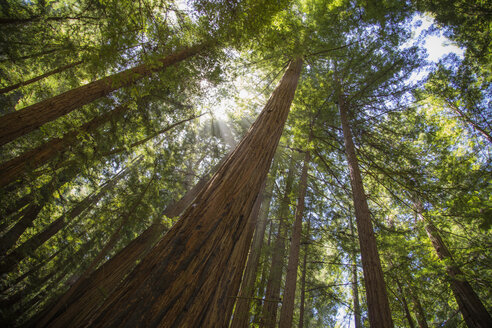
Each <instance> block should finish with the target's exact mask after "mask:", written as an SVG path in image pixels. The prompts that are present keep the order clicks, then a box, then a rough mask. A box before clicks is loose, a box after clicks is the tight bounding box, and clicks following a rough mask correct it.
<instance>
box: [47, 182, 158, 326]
mask: <svg viewBox="0 0 492 328" xmlns="http://www.w3.org/2000/svg"><path fill="white" fill-rule="evenodd" d="M154 180H155V174H154V176H152V178H151V179H150V180H149V182H148V183H147V185H146V186H145V188H144V190H142V191H141V192H140V193H139V195H138V197H137V199H136V200H135V201H134V202H133V204H132V206H131V207H130V208H129V209H128V211H126V212H125V213H123V214H122V215H121V221H120V223H119V226H118V228H116V230H115V231H113V233H112V234H111V237H110V238H109V240H108V241H107V242H106V244H105V245H104V247H103V248H102V249H101V250H100V251H99V253H98V254H97V255H96V257H95V258H93V259H92V261H91V263H90V264H89V266H88V267H87V268H86V269H85V270H84V272H83V273H82V274H81V275H80V277H79V278H78V279H77V281H76V282H75V283H74V284H73V285H72V286H71V287H70V289H69V290H68V291H67V292H66V293H65V294H64V295H63V296H62V297H61V298H60V299H59V301H58V302H57V303H56V304H55V305H54V306H53V308H52V309H51V310H50V311H49V312H48V313H47V314H46V316H45V317H44V318H42V319H41V320H40V322H39V326H41V327H42V326H44V325H45V324H46V323H47V322H48V321H49V320H50V319H51V318H52V317H53V316H54V315H55V314H56V312H57V311H58V310H60V308H62V307H63V305H64V304H66V303H67V301H68V300H69V299H70V298H71V296H72V295H73V294H74V293H75V292H76V291H77V289H78V288H79V286H81V285H82V284H83V283H84V281H85V280H86V279H87V278H89V276H90V275H91V274H92V273H93V272H94V271H95V269H96V268H97V266H98V265H99V264H100V263H101V262H102V260H103V259H104V258H105V257H106V256H107V255H108V254H109V252H110V251H111V250H112V249H113V248H114V246H115V245H116V243H117V242H118V240H119V239H120V238H121V230H122V229H123V228H124V227H125V226H126V225H127V223H128V221H129V220H130V218H131V217H132V214H133V213H134V212H135V210H136V208H137V207H138V206H139V205H140V203H141V202H142V199H143V197H144V196H145V194H146V193H147V191H148V189H149V187H150V186H151V184H152V183H153V182H154Z"/></svg>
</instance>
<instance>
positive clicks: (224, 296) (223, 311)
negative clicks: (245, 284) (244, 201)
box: [183, 183, 265, 327]
mask: <svg viewBox="0 0 492 328" xmlns="http://www.w3.org/2000/svg"><path fill="white" fill-rule="evenodd" d="M264 189H265V183H264V184H263V186H262V187H261V189H260V192H259V194H258V197H257V198H256V201H255V204H254V206H253V210H252V211H251V214H250V215H249V219H248V222H247V223H246V227H245V229H244V232H243V234H242V235H241V237H240V239H239V241H238V242H237V243H236V244H235V245H234V250H233V252H232V255H231V257H230V258H229V260H228V262H227V265H226V267H225V269H224V273H223V274H222V275H221V277H220V278H219V280H220V284H219V286H218V287H217V292H216V293H215V295H214V297H213V298H212V299H211V301H210V302H209V304H210V305H209V310H206V315H205V319H204V321H203V324H202V326H204V327H229V322H230V318H231V316H232V310H233V308H234V303H235V302H236V296H237V293H238V291H239V286H240V285H241V278H242V277H243V272H244V266H245V264H246V259H247V257H248V250H249V249H250V247H251V239H252V238H253V233H254V230H255V225H256V222H257V220H258V215H259V213H260V206H261V203H262V201H263V192H264ZM183 325H184V326H186V327H189V326H190V325H193V321H187V318H184V321H183Z"/></svg>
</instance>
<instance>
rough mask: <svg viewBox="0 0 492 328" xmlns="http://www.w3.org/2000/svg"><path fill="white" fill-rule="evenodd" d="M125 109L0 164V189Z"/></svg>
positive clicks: (116, 109)
mask: <svg viewBox="0 0 492 328" xmlns="http://www.w3.org/2000/svg"><path fill="white" fill-rule="evenodd" d="M127 108H128V107H126V106H118V107H117V108H115V109H114V110H112V111H110V112H108V113H104V114H102V115H100V116H97V117H95V118H94V119H92V120H91V121H89V122H87V123H85V124H83V125H82V126H80V127H79V128H77V129H75V130H72V131H70V132H68V133H66V134H64V135H63V137H61V138H53V139H51V140H50V141H47V142H45V143H44V144H42V145H40V146H38V147H36V148H34V149H32V150H29V151H27V152H25V153H23V154H21V155H19V156H17V157H15V158H13V159H11V160H9V161H7V162H4V163H2V164H1V165H0V187H3V186H5V185H7V184H9V183H10V182H12V181H14V180H15V179H17V178H19V177H20V176H22V175H23V174H25V173H26V172H28V171H32V170H34V169H36V168H38V167H40V166H42V165H44V164H46V163H48V162H49V161H51V160H53V159H54V158H56V157H58V156H60V155H61V154H63V153H64V152H65V151H66V150H67V149H69V148H71V147H73V146H74V145H75V144H76V143H78V142H79V139H77V136H78V135H79V134H81V133H87V132H91V131H94V130H95V129H97V128H98V127H99V126H101V125H102V124H104V123H106V122H108V121H110V120H111V119H113V118H114V117H116V116H117V115H119V114H121V113H122V112H124V111H125V110H126V109H127Z"/></svg>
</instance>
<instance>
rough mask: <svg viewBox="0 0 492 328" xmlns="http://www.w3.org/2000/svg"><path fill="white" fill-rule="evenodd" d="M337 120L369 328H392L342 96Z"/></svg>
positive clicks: (369, 215)
mask: <svg viewBox="0 0 492 328" xmlns="http://www.w3.org/2000/svg"><path fill="white" fill-rule="evenodd" d="M338 104H339V110H340V118H341V122H342V129H343V137H344V140H345V152H346V155H347V161H348V166H349V172H350V183H351V185H352V197H353V199H354V207H355V217H356V221H357V231H358V233H359V243H360V250H361V258H362V269H363V272H364V281H365V285H366V296H367V308H368V312H369V322H370V325H371V327H382V328H388V327H393V321H392V319H391V311H390V307H389V302H388V295H387V292H386V285H385V282H384V276H383V270H382V268H381V262H380V260H379V254H378V250H377V246H376V237H375V236H374V230H373V227H372V222H371V214H370V212H369V206H368V205H367V198H366V195H365V192H364V186H363V184H362V177H361V174H360V170H359V163H358V160H357V156H356V154H355V146H354V142H353V140H352V132H351V131H350V125H349V121H348V117H347V116H348V114H347V107H346V106H347V105H346V104H345V99H344V96H343V95H342V94H340V95H339V96H338Z"/></svg>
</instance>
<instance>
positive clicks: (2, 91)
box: [0, 61, 82, 94]
mask: <svg viewBox="0 0 492 328" xmlns="http://www.w3.org/2000/svg"><path fill="white" fill-rule="evenodd" d="M80 64H82V61H78V62H73V63H71V64H68V65H65V66H61V67H58V68H56V69H54V70H52V71H49V72H46V73H44V74H41V75H39V76H36V77H34V78H32V79H29V80H27V81H22V82H19V83H16V84H13V85H11V86H8V87H5V88H1V89H0V94H2V93H7V92H10V91H12V90H15V89H18V88H20V87H23V86H26V85H29V84H32V83H34V82H37V81H39V80H42V79H44V78H46V77H49V76H51V75H55V74H57V73H60V72H63V71H66V70H67V69H70V68H72V67H75V66H78V65H80Z"/></svg>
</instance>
